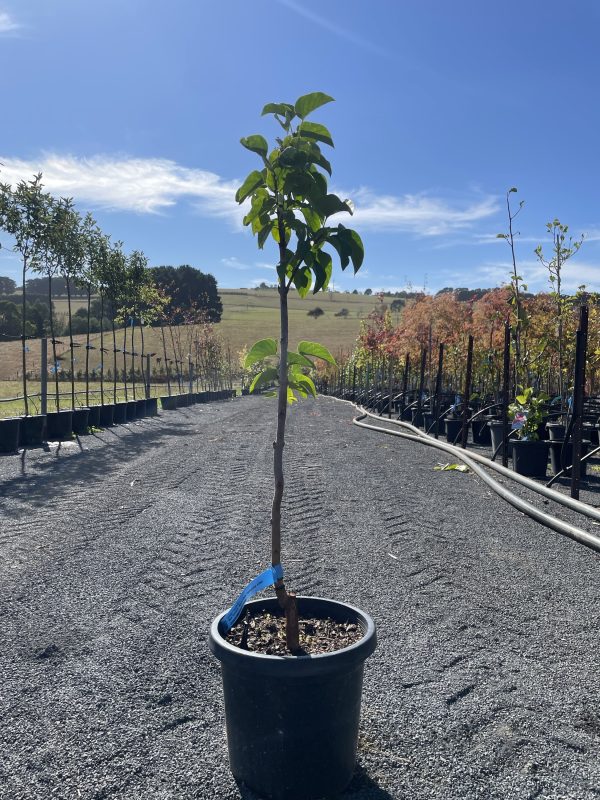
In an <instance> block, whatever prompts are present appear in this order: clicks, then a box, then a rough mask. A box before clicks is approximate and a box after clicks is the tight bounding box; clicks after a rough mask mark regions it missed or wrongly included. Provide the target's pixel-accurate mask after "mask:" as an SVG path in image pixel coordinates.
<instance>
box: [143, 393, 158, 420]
mask: <svg viewBox="0 0 600 800" xmlns="http://www.w3.org/2000/svg"><path fill="white" fill-rule="evenodd" d="M157 414H158V399H157V398H156V397H148V399H147V400H146V416H147V417H155V416H156V415H157Z"/></svg>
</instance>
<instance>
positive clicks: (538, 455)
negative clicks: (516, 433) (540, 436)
mask: <svg viewBox="0 0 600 800" xmlns="http://www.w3.org/2000/svg"><path fill="white" fill-rule="evenodd" d="M510 444H511V446H512V457H513V469H514V471H515V472H518V473H519V475H527V476H528V477H530V478H545V477H546V468H547V466H548V447H549V444H548V442H544V441H534V442H531V441H522V440H520V439H517V440H516V441H511V443H510Z"/></svg>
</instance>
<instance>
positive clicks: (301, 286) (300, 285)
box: [294, 267, 312, 297]
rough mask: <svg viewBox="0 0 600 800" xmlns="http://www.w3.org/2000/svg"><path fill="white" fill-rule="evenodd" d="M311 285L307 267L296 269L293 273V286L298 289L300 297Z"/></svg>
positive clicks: (306, 292) (310, 274)
mask: <svg viewBox="0 0 600 800" xmlns="http://www.w3.org/2000/svg"><path fill="white" fill-rule="evenodd" d="M311 285H312V272H311V271H310V269H309V268H308V267H306V268H305V269H297V270H296V272H295V273H294V286H295V287H296V289H297V290H298V294H299V295H300V297H306V295H307V294H308V293H309V292H310V287H311Z"/></svg>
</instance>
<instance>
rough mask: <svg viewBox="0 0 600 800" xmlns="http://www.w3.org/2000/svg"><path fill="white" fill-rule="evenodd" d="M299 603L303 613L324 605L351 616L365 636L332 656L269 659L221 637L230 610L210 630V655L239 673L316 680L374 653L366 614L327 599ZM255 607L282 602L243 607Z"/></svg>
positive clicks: (373, 636) (260, 601)
mask: <svg viewBox="0 0 600 800" xmlns="http://www.w3.org/2000/svg"><path fill="white" fill-rule="evenodd" d="M297 600H298V605H299V609H300V610H302V606H305V607H308V608H306V610H307V611H308V613H310V611H309V609H310V607H311V606H313V607H314V606H316V607H319V606H323V605H325V606H326V607H329V609H330V610H331V611H333V610H334V609H336V610H337V611H338V613H339V612H342V613H348V615H349V616H350V617H351V618H354V619H355V621H356V622H357V624H358V625H360V627H361V628H362V630H363V636H362V637H361V638H360V639H359V641H358V642H354V644H351V645H349V646H348V647H343V648H342V649H341V650H334V651H333V652H331V653H320V654H318V655H306V656H292V655H286V656H270V655H266V654H263V653H253V652H251V651H249V650H241V649H240V648H239V647H236V646H235V645H232V644H230V643H229V642H228V641H227V640H226V639H225V638H224V637H223V636H222V635H221V632H220V630H219V628H220V624H221V621H222V619H223V617H224V616H225V614H226V613H227V611H223V612H222V613H221V614H219V615H218V616H217V617H216V618H215V619H214V620H213V623H212V625H211V628H210V635H209V647H210V650H211V652H212V653H213V655H215V656H216V658H217V659H218V660H219V661H220V662H221V663H222V664H223V665H224V666H229V667H232V668H233V669H235V670H236V671H246V672H253V673H255V674H256V673H260V674H261V675H273V676H280V677H286V678H287V677H289V678H294V677H297V678H303V677H316V676H319V675H324V674H327V673H331V672H337V671H339V670H342V671H346V670H348V669H352V668H354V667H357V666H359V665H362V663H363V662H364V661H365V660H366V659H367V658H368V657H369V656H370V655H371V654H372V653H373V651H374V650H375V647H376V645H377V633H376V629H375V622H374V621H373V619H372V618H371V617H370V616H369V614H367V613H366V612H365V611H362V610H361V609H359V608H356V606H352V605H350V604H349V603H343V602H341V601H339V600H332V599H330V598H326V597H309V596H304V595H302V596H301V595H298V598H297ZM253 606H254V607H265V606H266V607H267V608H268V607H271V606H275V607H276V608H278V607H279V603H278V600H277V598H276V597H263V598H258V599H257V600H250V601H249V602H247V603H246V605H245V606H244V608H248V607H253ZM228 610H229V609H228ZM325 610H326V609H325Z"/></svg>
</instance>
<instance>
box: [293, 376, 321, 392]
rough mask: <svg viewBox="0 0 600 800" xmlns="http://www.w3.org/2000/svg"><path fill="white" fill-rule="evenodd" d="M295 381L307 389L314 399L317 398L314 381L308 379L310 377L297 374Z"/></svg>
mask: <svg viewBox="0 0 600 800" xmlns="http://www.w3.org/2000/svg"><path fill="white" fill-rule="evenodd" d="M294 381H295V383H297V384H300V386H304V387H306V390H307V391H309V392H310V393H311V394H312V396H313V397H316V396H317V390H316V388H315V385H314V383H313V382H312V379H311V378H309V377H308V375H300V374H296V375H295V376H294Z"/></svg>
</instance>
